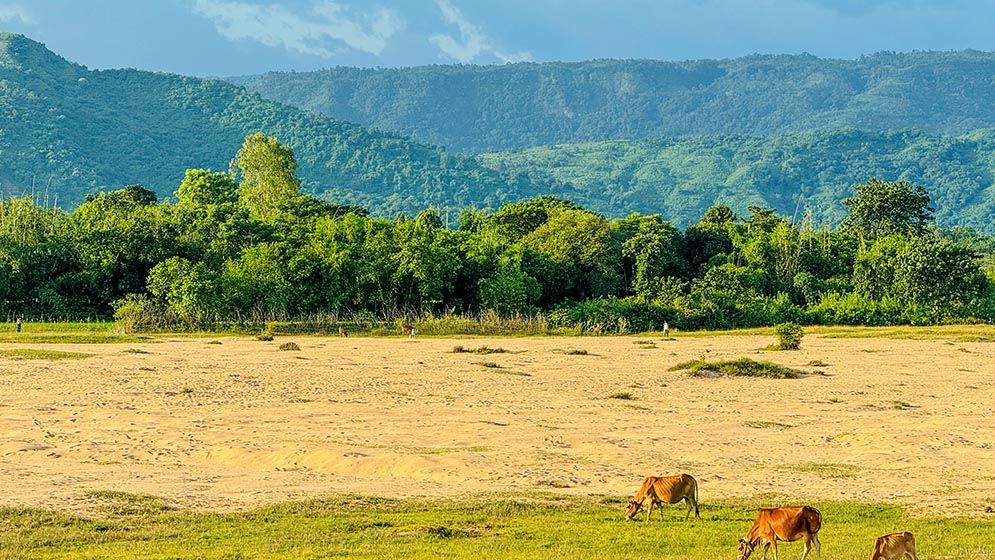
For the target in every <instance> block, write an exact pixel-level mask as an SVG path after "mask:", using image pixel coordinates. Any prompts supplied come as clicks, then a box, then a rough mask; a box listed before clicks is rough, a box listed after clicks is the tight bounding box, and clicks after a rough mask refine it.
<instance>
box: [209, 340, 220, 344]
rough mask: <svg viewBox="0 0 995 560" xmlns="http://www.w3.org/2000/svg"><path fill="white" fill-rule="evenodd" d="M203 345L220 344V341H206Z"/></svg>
mask: <svg viewBox="0 0 995 560" xmlns="http://www.w3.org/2000/svg"><path fill="white" fill-rule="evenodd" d="M205 344H221V341H220V340H208V341H207V342H206V343H205Z"/></svg>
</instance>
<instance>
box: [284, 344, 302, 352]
mask: <svg viewBox="0 0 995 560" xmlns="http://www.w3.org/2000/svg"><path fill="white" fill-rule="evenodd" d="M280 350H283V351H285V352H286V351H293V352H300V351H301V347H300V346H298V345H297V343H296V342H284V343H283V344H281V345H280Z"/></svg>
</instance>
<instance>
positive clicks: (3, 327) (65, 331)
mask: <svg viewBox="0 0 995 560" xmlns="http://www.w3.org/2000/svg"><path fill="white" fill-rule="evenodd" d="M151 340H153V339H152V338H151V337H148V336H139V335H130V334H123V333H121V332H120V330H119V329H118V328H117V326H116V325H115V324H114V323H112V322H110V321H94V322H85V323H84V322H80V323H24V325H23V329H22V331H21V332H17V330H16V327H15V326H14V324H13V323H0V343H15V344H114V343H128V342H149V341H151Z"/></svg>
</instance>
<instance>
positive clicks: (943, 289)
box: [0, 134, 995, 332]
mask: <svg viewBox="0 0 995 560" xmlns="http://www.w3.org/2000/svg"><path fill="white" fill-rule="evenodd" d="M296 167H297V163H296V161H295V158H294V154H293V152H292V150H290V149H289V148H288V147H287V146H285V145H283V144H281V143H279V142H278V141H277V140H276V139H274V138H271V137H266V136H263V135H259V134H253V135H250V136H248V137H247V138H246V139H245V142H244V144H243V146H242V148H241V149H240V150H239V151H238V155H237V157H236V158H235V160H234V164H233V167H232V170H231V171H226V172H212V171H207V170H203V169H190V170H188V171H187V172H186V174H185V176H184V178H183V181H182V182H181V183H180V184H179V185H178V187H177V189H176V193H175V201H172V200H166V201H161V202H160V201H157V199H156V196H155V193H153V192H151V191H149V190H147V189H145V188H143V187H141V186H137V185H135V186H130V187H127V188H124V189H120V190H117V191H113V192H109V193H101V194H96V195H91V196H89V197H88V198H87V200H86V201H85V202H84V203H83V204H81V205H80V206H79V207H78V208H76V209H75V210H74V211H72V212H71V213H66V212H64V211H62V210H58V209H52V208H48V207H45V206H44V205H43V204H42V205H40V204H38V203H36V201H33V200H31V199H29V198H14V199H8V200H5V201H3V202H2V203H0V313H2V314H4V315H6V316H8V317H10V316H13V315H19V314H22V313H24V314H26V315H28V316H29V318H34V317H39V316H48V317H51V316H64V317H74V316H94V315H99V316H107V315H109V314H111V313H112V310H114V311H116V315H117V317H118V318H119V319H121V320H122V321H124V322H126V323H127V324H128V325H129V326H131V327H136V328H142V327H146V328H147V327H156V326H172V327H175V326H188V327H198V326H211V325H217V324H218V323H219V322H230V321H236V322H238V321H243V322H244V321H264V320H270V319H280V318H299V317H307V316H314V315H316V314H326V315H330V316H343V315H346V314H349V313H371V314H376V315H378V316H380V317H401V316H403V315H405V314H408V315H410V314H420V313H425V312H429V313H439V312H448V311H456V312H465V313H471V314H472V313H479V312H482V311H488V312H490V313H493V314H495V315H498V316H506V317H508V316H511V317H514V316H521V315H533V316H535V315H538V314H541V315H542V316H543V317H544V318H545V319H544V320H545V321H548V323H549V324H550V325H554V326H555V325H561V326H568V327H571V328H575V329H576V328H579V329H583V330H589V331H601V332H606V331H607V332H617V331H623V332H625V331H639V330H650V329H658V328H660V326H661V325H662V324H663V322H664V321H668V322H669V323H670V324H672V325H674V326H677V327H679V328H701V327H709V328H717V327H735V326H757V325H769V324H778V323H784V322H789V321H790V322H797V323H819V322H830V323H851V324H891V323H908V322H911V323H932V322H939V321H946V320H967V319H984V320H991V319H995V289H993V283H992V280H991V279H990V278H989V277H987V276H986V275H985V272H984V269H983V267H982V264H981V261H980V260H979V254H978V249H983V250H990V248H991V247H992V240H991V239H990V238H987V237H984V236H982V235H980V234H977V233H974V232H971V231H967V230H958V231H957V232H953V233H951V234H945V233H943V232H941V231H940V230H939V229H937V228H936V227H935V226H933V225H932V224H929V223H924V222H929V216H928V214H929V212H928V210H927V208H928V202H929V199H928V197H926V198H925V199H921V198H915V197H916V196H917V195H919V194H921V190H920V189H918V188H917V187H915V186H913V185H911V184H909V183H879V182H871V183H868V184H867V185H863V186H861V187H859V188H858V189H857V190H856V194H855V195H854V197H853V198H852V199H851V200H850V201H849V207H850V208H851V209H856V208H876V209H877V210H879V214H880V216H882V217H880V218H874V217H873V216H874V215H877V214H867V215H863V217H862V219H861V221H860V225H861V227H856V226H851V227H846V228H842V229H840V230H838V231H830V230H827V229H822V230H817V229H815V228H814V227H813V225H812V221H811V219H805V220H802V221H800V222H792V221H790V220H788V219H786V218H784V217H782V216H778V215H777V214H776V213H775V212H773V211H772V210H770V209H767V208H763V207H752V208H750V214H749V216H748V217H746V218H739V217H737V216H736V215H735V213H734V212H733V211H732V210H731V209H729V208H728V207H725V206H716V207H713V208H710V209H709V210H708V211H707V212H705V214H704V216H703V217H702V218H701V220H700V221H698V222H697V223H695V224H693V225H691V226H690V227H688V228H686V229H685V230H684V231H680V230H679V229H677V228H675V227H674V226H673V225H671V224H669V223H667V222H666V221H664V220H663V219H662V218H661V217H660V216H658V215H648V216H646V215H639V214H632V215H629V216H627V217H625V218H620V219H614V220H612V219H608V218H606V217H604V216H603V215H601V214H598V213H596V212H592V211H590V210H588V209H585V208H583V207H580V206H578V205H576V204H574V203H571V202H568V201H564V200H561V199H558V198H554V197H541V198H535V199H531V200H527V201H523V202H518V203H512V204H507V205H504V206H502V207H501V208H499V209H498V210H497V211H495V212H487V211H480V210H467V211H465V212H464V213H463V214H462V215H461V217H460V225H459V227H458V228H449V227H446V225H445V224H444V223H443V220H442V219H441V218H440V216H439V213H438V212H437V211H436V210H434V209H431V208H429V209H426V210H423V211H421V212H419V213H418V214H417V215H416V216H415V217H414V218H406V217H404V216H399V217H397V218H395V219H384V218H376V217H369V216H367V215H366V213H365V212H364V211H362V210H361V209H359V208H355V207H350V206H337V205H334V204H330V203H327V202H321V201H318V200H315V199H314V198H312V197H311V196H309V195H306V194H303V193H302V192H301V191H300V184H299V182H298V180H297V177H296V175H295V173H294V170H295V169H296ZM903 193H904V194H903ZM882 196H883V197H884V198H883V200H884V202H885V205H884V206H887V204H895V205H897V208H894V209H892V210H893V211H888V208H885V207H884V206H883V205H882V204H880V202H881V200H879V198H880V197H882ZM910 197H911V198H912V199H915V200H919V201H920V203H921V205H920V206H919V207H916V208H910V207H908V206H907V204H908V200H909V199H910ZM902 216H904V218H903V217H902ZM883 223H887V226H888V227H887V228H886V229H882V227H883V226H881V224H883ZM862 228H866V229H862ZM868 232H880V233H879V234H876V235H873V236H872V235H869V234H868Z"/></svg>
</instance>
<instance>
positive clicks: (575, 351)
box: [563, 348, 588, 356]
mask: <svg viewBox="0 0 995 560" xmlns="http://www.w3.org/2000/svg"><path fill="white" fill-rule="evenodd" d="M563 353H564V354H566V355H567V356H587V355H588V353H587V350H584V349H583V348H568V349H566V350H564V351H563Z"/></svg>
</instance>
